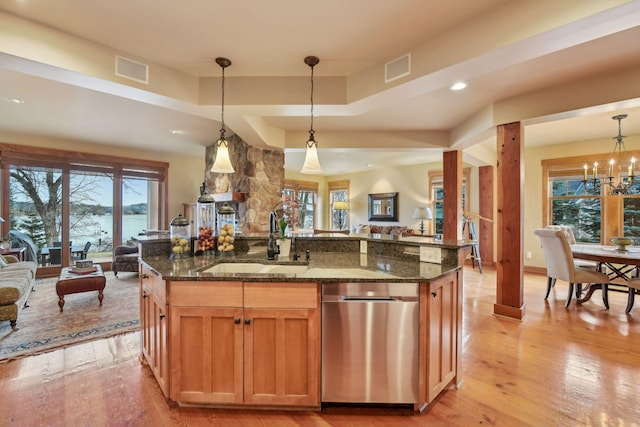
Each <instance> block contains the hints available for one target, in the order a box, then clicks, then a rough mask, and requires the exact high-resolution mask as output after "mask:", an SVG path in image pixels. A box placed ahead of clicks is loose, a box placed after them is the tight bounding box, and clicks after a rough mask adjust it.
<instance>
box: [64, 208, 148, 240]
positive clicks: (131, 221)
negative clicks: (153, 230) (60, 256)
mask: <svg viewBox="0 0 640 427" xmlns="http://www.w3.org/2000/svg"><path fill="white" fill-rule="evenodd" d="M89 223H90V224H91V225H89V226H87V227H86V228H84V229H83V228H80V227H78V226H75V227H73V228H72V230H71V232H70V233H69V234H70V237H69V238H70V240H72V241H73V242H74V244H82V243H84V242H86V241H90V242H92V243H93V244H94V245H98V242H99V241H100V240H101V241H102V242H105V241H108V242H112V241H113V236H112V234H113V218H112V217H111V216H110V215H94V216H92V217H90V220H89ZM146 228H148V226H147V215H123V216H122V238H123V241H125V242H126V240H128V239H129V238H131V236H137V235H138V233H140V232H142V230H144V229H146Z"/></svg>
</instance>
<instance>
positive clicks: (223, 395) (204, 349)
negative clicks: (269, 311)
mask: <svg viewBox="0 0 640 427" xmlns="http://www.w3.org/2000/svg"><path fill="white" fill-rule="evenodd" d="M242 328H243V323H242V308H239V307H236V308H232V307H229V308H204V307H172V308H171V393H170V397H171V399H172V400H175V401H180V402H185V403H242V351H243V350H242V349H243V344H242Z"/></svg>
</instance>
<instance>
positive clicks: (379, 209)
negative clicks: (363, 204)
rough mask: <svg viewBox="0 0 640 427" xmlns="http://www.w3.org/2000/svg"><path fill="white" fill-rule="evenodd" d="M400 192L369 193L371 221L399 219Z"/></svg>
mask: <svg viewBox="0 0 640 427" xmlns="http://www.w3.org/2000/svg"><path fill="white" fill-rule="evenodd" d="M397 220H398V193H375V194H369V221H397Z"/></svg>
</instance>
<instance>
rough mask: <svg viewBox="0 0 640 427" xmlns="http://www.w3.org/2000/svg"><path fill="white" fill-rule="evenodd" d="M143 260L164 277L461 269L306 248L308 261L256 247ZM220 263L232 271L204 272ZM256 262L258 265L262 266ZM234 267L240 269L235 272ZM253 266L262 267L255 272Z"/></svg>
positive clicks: (419, 276)
mask: <svg viewBox="0 0 640 427" xmlns="http://www.w3.org/2000/svg"><path fill="white" fill-rule="evenodd" d="M143 262H144V263H145V264H147V265H148V266H149V267H151V268H152V269H153V270H155V271H157V272H158V273H160V274H161V275H162V277H163V278H164V279H165V280H176V281H178V280H203V281H211V280H242V281H246V280H253V281H262V282H282V281H287V282H309V281H312V282H336V281H341V282H345V281H349V282H365V281H366V282H371V281H394V282H418V281H425V280H433V279H436V278H438V277H440V276H443V275H445V274H447V273H449V272H451V271H455V270H457V269H459V268H460V267H458V266H456V265H451V264H449V265H447V264H434V263H427V262H419V260H418V259H417V258H416V259H412V260H407V259H400V258H394V257H387V256H381V255H378V254H371V253H369V254H361V253H358V252H316V253H311V256H310V259H309V260H308V261H307V260H305V257H304V255H303V256H302V260H299V261H293V260H291V258H286V259H276V260H275V261H268V260H267V256H266V253H265V252H261V251H260V252H255V253H246V254H238V255H236V256H217V257H216V256H214V255H200V256H192V257H188V258H182V259H170V258H169V257H168V256H150V257H146V258H144V259H143ZM223 263H229V264H236V265H234V266H229V265H227V266H225V267H223V268H225V269H228V270H231V271H232V272H212V271H207V270H209V269H211V268H214V270H215V269H217V268H220V267H216V266H217V265H220V264H223ZM239 264H241V265H239ZM247 264H251V265H247ZM256 264H258V265H263V266H264V268H263V267H259V266H256ZM236 270H237V271H242V272H234V271H236ZM257 270H261V271H260V272H256V271H257ZM288 270H289V271H288ZM292 270H295V271H292ZM247 271H254V272H247Z"/></svg>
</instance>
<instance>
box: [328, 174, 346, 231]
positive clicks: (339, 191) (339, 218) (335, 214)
mask: <svg viewBox="0 0 640 427" xmlns="http://www.w3.org/2000/svg"><path fill="white" fill-rule="evenodd" d="M328 186H329V204H330V206H329V218H330V223H329V228H330V229H331V230H344V229H349V181H348V180H347V181H333V182H329V183H328ZM336 202H339V203H336Z"/></svg>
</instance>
